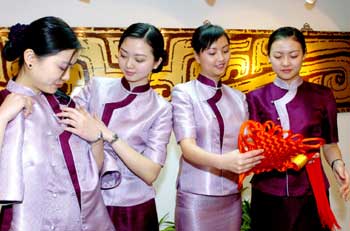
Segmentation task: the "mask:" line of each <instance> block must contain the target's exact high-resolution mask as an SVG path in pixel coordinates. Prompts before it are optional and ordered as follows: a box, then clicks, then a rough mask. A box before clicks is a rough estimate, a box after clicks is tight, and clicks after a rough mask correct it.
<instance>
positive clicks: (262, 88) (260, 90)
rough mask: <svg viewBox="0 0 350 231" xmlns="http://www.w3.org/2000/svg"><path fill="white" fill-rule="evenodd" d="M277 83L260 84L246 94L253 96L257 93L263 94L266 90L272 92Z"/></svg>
mask: <svg viewBox="0 0 350 231" xmlns="http://www.w3.org/2000/svg"><path fill="white" fill-rule="evenodd" d="M274 86H275V85H274V84H273V83H268V84H266V85H263V86H260V87H258V88H256V89H254V90H252V91H249V92H248V93H247V94H246V95H247V97H251V96H255V95H261V94H263V93H264V92H270V91H271V89H272V88H273V87H274Z"/></svg>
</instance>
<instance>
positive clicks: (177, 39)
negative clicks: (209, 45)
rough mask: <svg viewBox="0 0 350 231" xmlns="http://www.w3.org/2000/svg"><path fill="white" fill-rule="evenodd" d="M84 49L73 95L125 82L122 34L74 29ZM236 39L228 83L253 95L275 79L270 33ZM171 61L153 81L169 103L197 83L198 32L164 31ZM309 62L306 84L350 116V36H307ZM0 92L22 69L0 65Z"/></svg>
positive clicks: (2, 34)
mask: <svg viewBox="0 0 350 231" xmlns="http://www.w3.org/2000/svg"><path fill="white" fill-rule="evenodd" d="M74 30H75V31H76V33H77V35H78V37H79V38H80V40H81V43H82V45H83V47H84V49H83V50H82V52H81V56H80V58H79V60H78V63H77V64H76V65H75V66H74V68H73V69H72V73H71V76H72V77H71V79H70V81H69V82H68V83H67V84H66V85H65V86H64V88H65V89H64V90H66V91H67V92H68V93H70V92H72V91H73V90H74V89H76V88H78V87H81V86H84V85H85V84H86V83H87V81H88V80H89V79H90V78H91V77H93V76H108V77H111V78H113V77H121V75H122V73H121V72H120V70H119V69H118V60H117V52H118V51H117V45H118V41H119V37H120V35H121V33H122V28H87V27H84V28H74ZM227 32H228V34H229V36H230V37H231V45H230V46H231V59H230V63H229V66H228V70H227V73H226V76H225V77H224V78H223V82H224V83H225V84H228V85H230V86H232V87H235V88H237V89H239V90H241V91H243V92H248V91H251V90H253V89H255V88H257V87H260V86H262V85H264V84H266V83H269V82H271V81H272V80H273V79H274V77H275V76H274V74H273V72H272V69H271V65H270V64H269V60H268V57H267V51H266V44H267V39H268V36H269V34H270V33H271V31H269V30H227ZM7 33H8V28H0V48H1V49H2V47H3V46H4V44H5V41H6V37H7ZM162 33H163V35H164V37H165V43H166V50H167V51H168V53H169V58H168V60H167V62H166V63H165V65H164V68H163V71H162V72H160V73H157V74H153V75H152V76H151V86H152V87H153V88H154V89H155V90H156V91H157V92H158V93H159V94H161V95H162V96H164V97H165V98H167V99H170V93H171V90H172V87H173V86H174V85H175V84H177V83H182V82H186V81H188V80H190V79H193V78H195V77H196V76H197V75H198V73H199V66H198V64H196V62H195V60H194V56H193V54H192V49H191V43H190V39H191V35H192V33H193V29H171V28H166V29H162ZM305 35H306V41H307V49H308V52H307V56H306V59H305V62H304V65H303V68H302V70H301V75H302V76H303V77H304V79H305V80H307V81H310V82H314V83H317V84H322V85H325V86H327V87H330V88H331V89H332V90H333V92H334V95H335V97H336V100H337V106H338V110H339V111H340V112H341V111H350V33H349V32H321V31H308V32H305ZM0 62H1V69H0V88H1V87H4V86H5V85H6V82H7V81H8V80H9V79H10V78H12V77H13V76H15V75H16V74H17V70H18V65H17V63H8V62H5V61H4V59H3V58H2V59H0Z"/></svg>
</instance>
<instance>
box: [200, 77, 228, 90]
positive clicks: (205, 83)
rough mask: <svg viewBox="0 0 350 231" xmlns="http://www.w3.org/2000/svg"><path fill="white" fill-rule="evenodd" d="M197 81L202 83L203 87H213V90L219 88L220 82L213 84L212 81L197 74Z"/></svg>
mask: <svg viewBox="0 0 350 231" xmlns="http://www.w3.org/2000/svg"><path fill="white" fill-rule="evenodd" d="M197 80H198V81H199V82H201V83H203V84H204V85H207V86H210V87H214V88H221V85H222V84H221V80H219V82H217V83H216V82H215V81H214V80H212V79H210V78H208V77H206V76H204V75H201V74H199V76H198V78H197Z"/></svg>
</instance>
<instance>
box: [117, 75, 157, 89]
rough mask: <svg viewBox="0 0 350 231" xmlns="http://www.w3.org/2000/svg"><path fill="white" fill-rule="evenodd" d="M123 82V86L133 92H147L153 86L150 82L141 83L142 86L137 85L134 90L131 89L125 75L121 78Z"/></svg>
mask: <svg viewBox="0 0 350 231" xmlns="http://www.w3.org/2000/svg"><path fill="white" fill-rule="evenodd" d="M121 82H122V86H123V87H124V88H125V89H126V90H127V91H129V92H132V93H143V92H146V91H148V90H149V89H150V88H151V86H150V84H149V83H147V84H145V85H141V86H137V87H134V88H133V89H132V90H131V89H130V84H129V82H128V81H127V80H126V78H125V77H123V78H122V80H121Z"/></svg>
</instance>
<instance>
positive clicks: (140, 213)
mask: <svg viewBox="0 0 350 231" xmlns="http://www.w3.org/2000/svg"><path fill="white" fill-rule="evenodd" d="M107 210H108V213H109V216H110V217H111V220H112V222H113V224H114V226H115V228H116V230H118V231H159V225H158V216H157V210H156V203H155V200H154V199H151V200H149V201H146V202H145V203H142V204H139V205H134V206H130V207H115V206H107Z"/></svg>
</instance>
